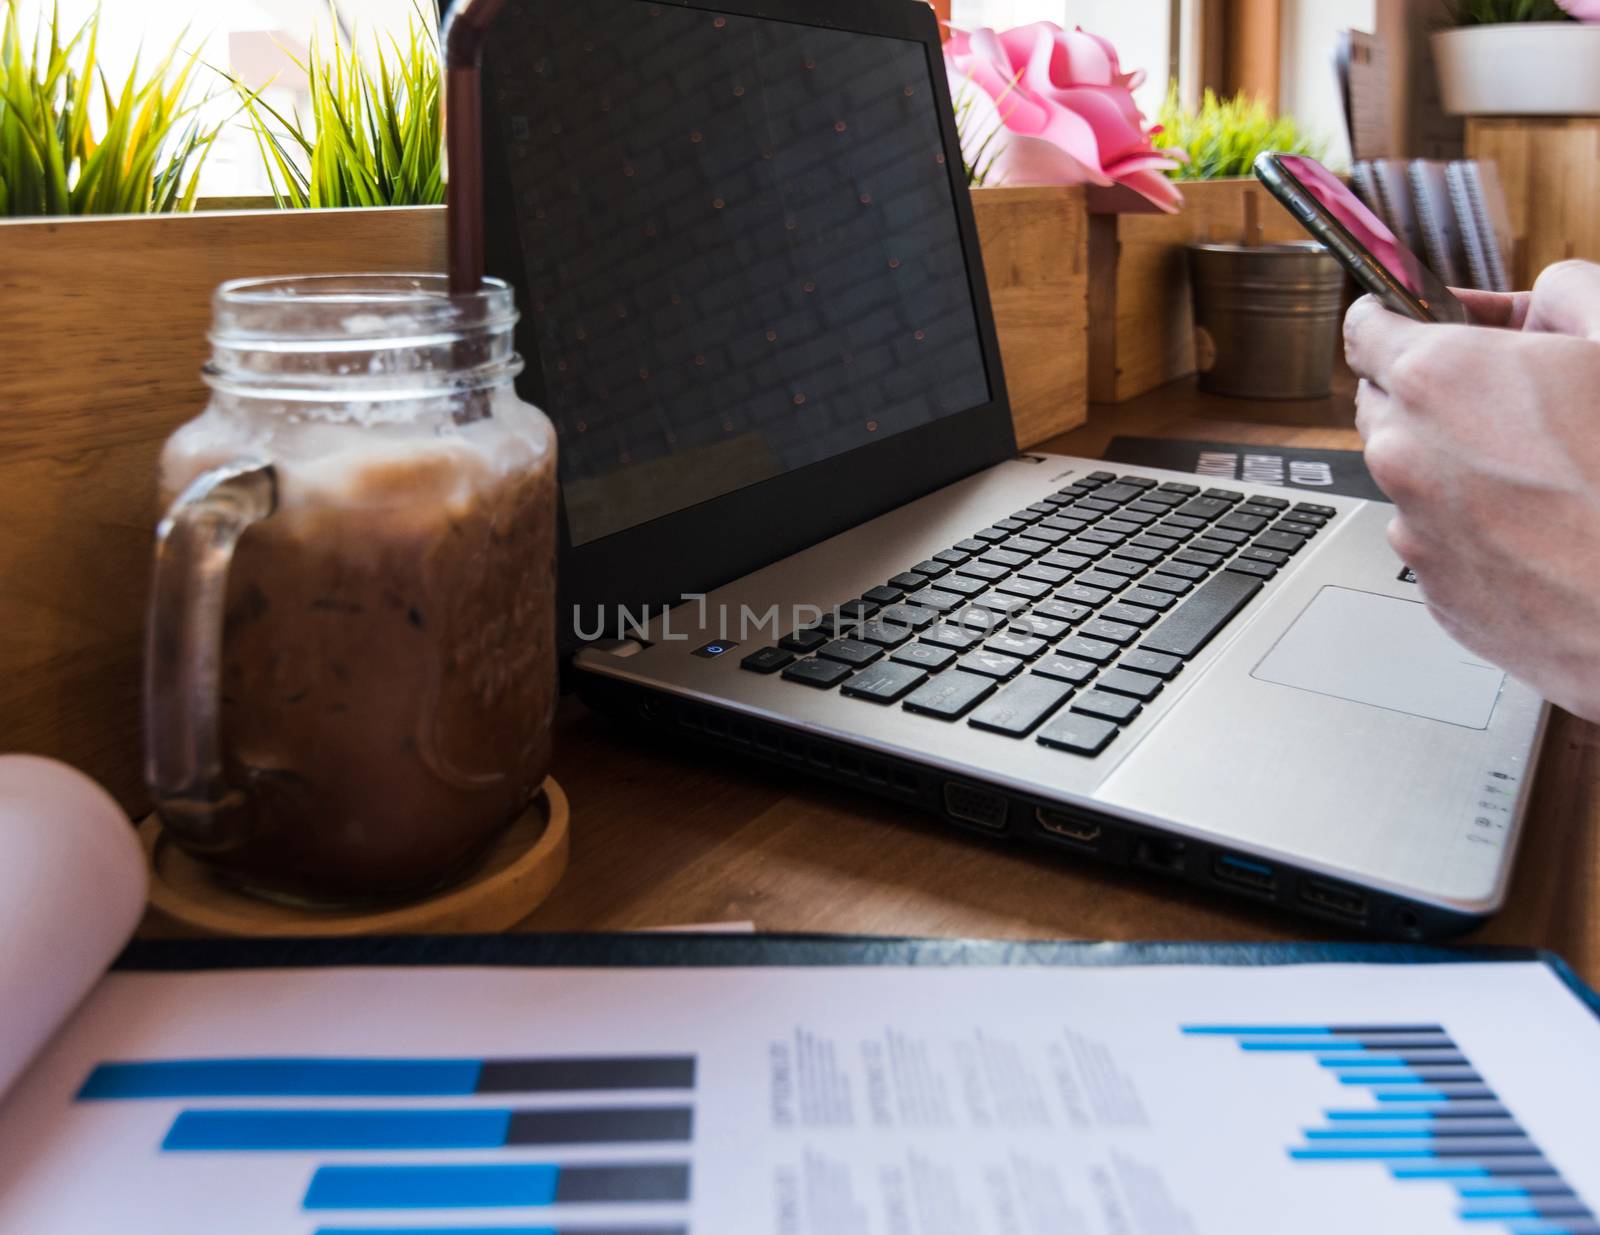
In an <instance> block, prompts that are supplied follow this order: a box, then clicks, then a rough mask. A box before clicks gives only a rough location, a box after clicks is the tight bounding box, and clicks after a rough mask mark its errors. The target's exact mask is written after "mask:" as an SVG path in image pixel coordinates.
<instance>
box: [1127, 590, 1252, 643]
mask: <svg viewBox="0 0 1600 1235" xmlns="http://www.w3.org/2000/svg"><path fill="white" fill-rule="evenodd" d="M1261 587H1262V584H1261V580H1259V579H1251V578H1249V577H1248V576H1246V575H1236V574H1233V573H1232V572H1230V571H1223V572H1222V573H1221V574H1220V575H1218V576H1217V577H1216V578H1214V579H1212V580H1211V581H1210V582H1208V583H1205V584H1203V585H1202V586H1201V587H1200V589H1199V590H1198V591H1197V592H1195V594H1194V595H1193V596H1191V597H1190V598H1189V599H1188V600H1186V601H1184V602H1183V604H1181V605H1179V606H1178V607H1177V608H1176V609H1174V610H1173V611H1172V613H1171V614H1169V615H1168V616H1167V617H1166V618H1165V619H1163V621H1162V623H1161V625H1159V626H1157V627H1156V628H1155V630H1153V631H1151V632H1150V634H1149V635H1147V636H1146V637H1145V639H1144V641H1143V643H1141V644H1140V646H1141V647H1143V648H1144V649H1145V650H1146V651H1150V652H1165V653H1167V654H1168V655H1169V656H1181V657H1184V658H1185V659H1187V658H1188V657H1190V656H1193V655H1194V654H1195V653H1197V652H1198V651H1200V649H1201V648H1203V647H1205V645H1206V644H1208V643H1210V642H1211V640H1212V638H1213V637H1215V635H1216V634H1217V632H1218V631H1220V630H1221V629H1222V628H1223V627H1224V626H1226V625H1227V624H1228V623H1229V622H1231V621H1232V620H1233V619H1234V617H1235V616H1237V615H1238V613H1239V612H1240V610H1242V609H1243V608H1244V607H1245V606H1246V605H1248V604H1249V603H1250V602H1251V601H1252V600H1254V599H1255V596H1256V593H1257V592H1259V591H1260V590H1261Z"/></svg>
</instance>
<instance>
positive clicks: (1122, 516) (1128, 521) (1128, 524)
mask: <svg viewBox="0 0 1600 1235" xmlns="http://www.w3.org/2000/svg"><path fill="white" fill-rule="evenodd" d="M1166 513H1167V512H1166V511H1164V510H1162V511H1158V512H1156V514H1150V513H1147V512H1145V511H1142V510H1135V509H1133V507H1131V506H1124V507H1123V508H1122V509H1121V510H1119V511H1117V517H1116V518H1115V519H1107V520H1106V521H1105V522H1104V523H1102V524H1101V525H1100V526H1101V527H1114V528H1116V529H1117V530H1118V531H1121V530H1123V529H1124V528H1129V529H1132V530H1131V531H1130V532H1129V533H1128V534H1129V535H1130V536H1132V535H1136V534H1137V533H1139V532H1140V531H1142V530H1143V529H1145V528H1147V527H1149V526H1150V525H1151V524H1152V523H1154V522H1155V521H1156V517H1157V515H1165V514H1166Z"/></svg>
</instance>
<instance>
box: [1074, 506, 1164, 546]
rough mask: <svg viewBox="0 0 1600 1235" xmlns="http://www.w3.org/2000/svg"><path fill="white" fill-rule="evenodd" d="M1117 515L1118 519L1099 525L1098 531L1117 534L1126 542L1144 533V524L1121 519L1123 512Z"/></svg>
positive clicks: (1086, 534) (1086, 535)
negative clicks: (1130, 537) (1129, 538)
mask: <svg viewBox="0 0 1600 1235" xmlns="http://www.w3.org/2000/svg"><path fill="white" fill-rule="evenodd" d="M1117 513H1118V517H1117V518H1115V519H1107V520H1105V522H1103V523H1099V524H1097V525H1096V527H1097V529H1098V530H1099V531H1102V532H1115V533H1116V534H1117V535H1118V536H1121V537H1122V538H1123V539H1124V540H1126V539H1127V538H1128V537H1129V536H1137V535H1139V533H1140V532H1141V531H1143V529H1144V524H1143V523H1131V522H1129V521H1128V520H1127V519H1124V518H1121V511H1118V512H1117ZM1147 522H1148V520H1147ZM1084 537H1085V538H1086V539H1087V537H1088V533H1087V532H1085V533H1084Z"/></svg>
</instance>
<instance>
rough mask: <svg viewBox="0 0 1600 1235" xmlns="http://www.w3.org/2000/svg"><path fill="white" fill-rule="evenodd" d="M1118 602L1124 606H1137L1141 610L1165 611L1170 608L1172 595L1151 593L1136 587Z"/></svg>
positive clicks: (1145, 588)
mask: <svg viewBox="0 0 1600 1235" xmlns="http://www.w3.org/2000/svg"><path fill="white" fill-rule="evenodd" d="M1118 599H1119V600H1121V601H1122V603H1123V604H1125V605H1138V606H1139V607H1140V608H1141V609H1157V610H1163V611H1164V610H1167V609H1170V608H1171V607H1172V603H1173V599H1172V595H1171V594H1170V593H1168V592H1152V591H1151V590H1150V589H1149V588H1147V587H1136V588H1134V589H1133V590H1132V591H1131V592H1124V593H1123V594H1122V595H1121V596H1120V597H1118Z"/></svg>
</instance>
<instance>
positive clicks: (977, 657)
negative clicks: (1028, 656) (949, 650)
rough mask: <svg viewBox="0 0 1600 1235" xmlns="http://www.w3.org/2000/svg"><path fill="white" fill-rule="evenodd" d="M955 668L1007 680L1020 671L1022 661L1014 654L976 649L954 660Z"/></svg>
mask: <svg viewBox="0 0 1600 1235" xmlns="http://www.w3.org/2000/svg"><path fill="white" fill-rule="evenodd" d="M956 668H957V669H960V670H962V671H963V672H965V673H976V674H977V675H978V676H979V677H985V678H994V679H996V680H997V681H1001V682H1009V681H1010V680H1011V679H1012V678H1014V677H1016V676H1017V674H1019V673H1021V672H1022V662H1021V661H1020V660H1018V659H1017V658H1016V657H1015V656H1006V655H1004V654H1002V653H1000V652H985V651H977V652H968V653H967V654H966V655H965V656H963V657H962V658H961V659H960V660H958V661H956Z"/></svg>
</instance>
